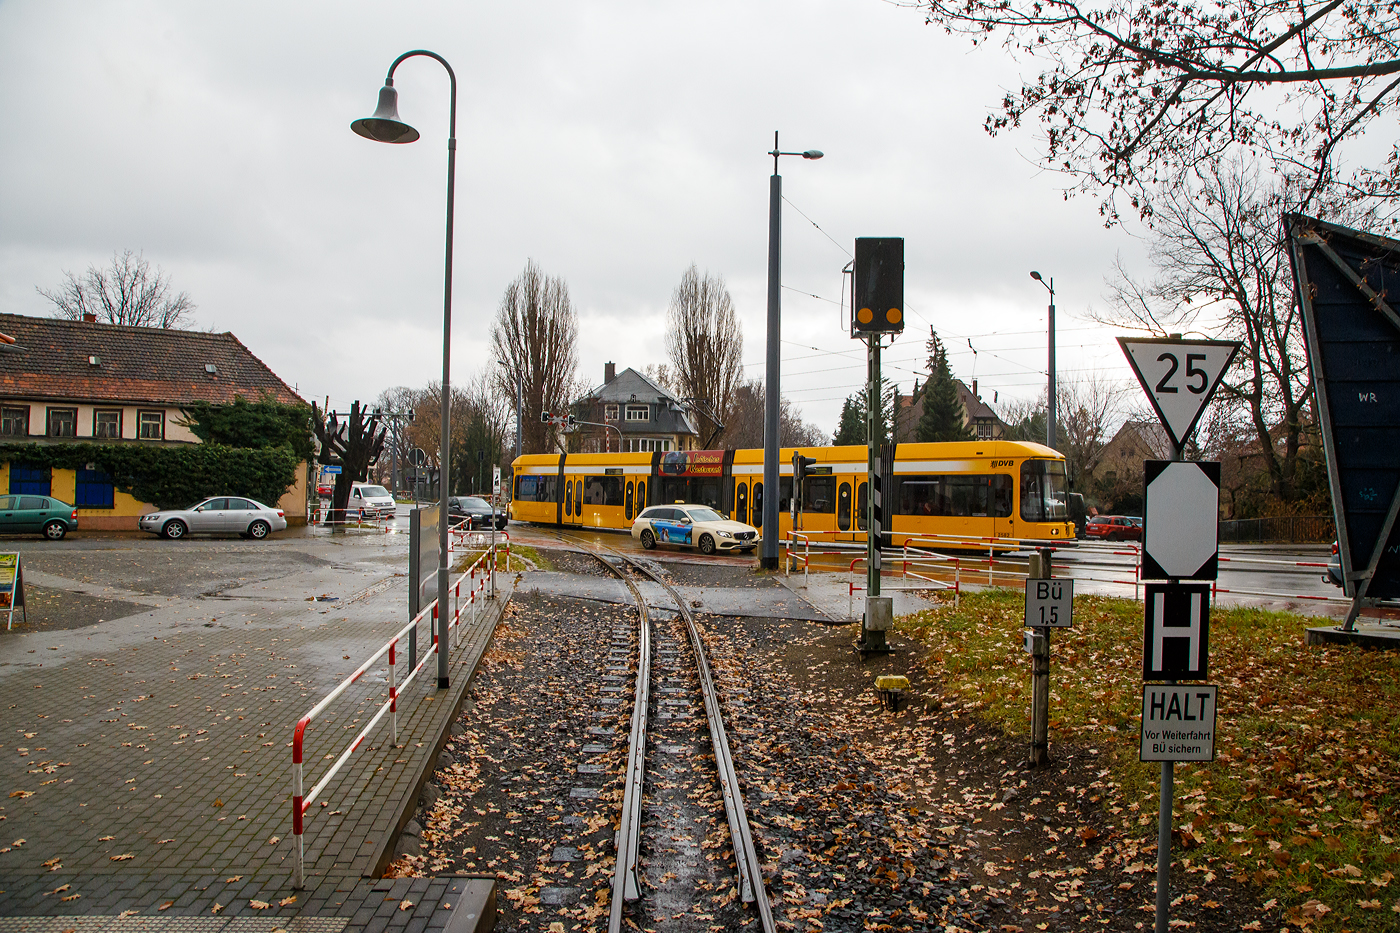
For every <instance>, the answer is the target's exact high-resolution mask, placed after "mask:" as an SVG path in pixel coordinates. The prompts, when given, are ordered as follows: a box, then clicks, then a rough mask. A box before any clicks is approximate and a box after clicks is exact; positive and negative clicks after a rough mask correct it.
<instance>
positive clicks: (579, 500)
mask: <svg viewBox="0 0 1400 933" xmlns="http://www.w3.org/2000/svg"><path fill="white" fill-rule="evenodd" d="M574 514H575V515H577V516H578V517H579V518H582V517H583V479H582V478H580V479H579V481H578V482H577V483H575V484H574Z"/></svg>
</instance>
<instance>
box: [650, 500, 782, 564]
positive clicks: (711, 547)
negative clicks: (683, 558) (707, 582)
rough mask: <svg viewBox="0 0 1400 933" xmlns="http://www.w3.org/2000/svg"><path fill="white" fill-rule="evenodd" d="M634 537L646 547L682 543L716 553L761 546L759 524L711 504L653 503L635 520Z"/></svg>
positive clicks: (701, 551) (745, 550)
mask: <svg viewBox="0 0 1400 933" xmlns="http://www.w3.org/2000/svg"><path fill="white" fill-rule="evenodd" d="M632 537H634V538H636V539H637V540H638V541H640V542H642V547H644V548H646V549H647V550H651V549H652V548H654V547H656V546H657V545H658V544H679V545H684V546H686V547H698V548H699V549H700V553H702V554H713V553H714V552H715V551H743V552H746V553H747V552H750V551H752V550H753V549H754V548H756V547H758V530H757V529H756V528H754V527H753V526H752V525H745V524H744V523H743V522H736V521H732V520H730V519H728V518H725V517H724V516H723V515H721V514H719V513H718V512H716V511H715V510H714V509H712V508H710V507H709V506H708V505H691V504H678V505H653V506H652V507H651V508H649V509H647V510H646V511H644V512H643V513H642V514H641V515H638V516H637V520H636V521H634V522H633V523H632Z"/></svg>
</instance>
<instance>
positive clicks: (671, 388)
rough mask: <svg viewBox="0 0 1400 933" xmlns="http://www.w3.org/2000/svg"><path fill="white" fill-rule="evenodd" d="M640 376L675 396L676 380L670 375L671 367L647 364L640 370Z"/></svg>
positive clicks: (663, 364) (660, 364)
mask: <svg viewBox="0 0 1400 933" xmlns="http://www.w3.org/2000/svg"><path fill="white" fill-rule="evenodd" d="M642 375H643V376H646V377H647V378H648V379H650V380H651V381H652V382H654V383H656V384H657V385H658V386H660V387H661V388H663V389H665V390H666V391H667V392H670V393H671V394H673V395H674V394H676V392H677V388H676V380H675V379H674V378H673V376H672V373H671V367H669V366H667V365H666V364H665V363H648V364H647V365H646V368H645V369H643V370H642Z"/></svg>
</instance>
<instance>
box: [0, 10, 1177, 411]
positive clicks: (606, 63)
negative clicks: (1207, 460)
mask: <svg viewBox="0 0 1400 933" xmlns="http://www.w3.org/2000/svg"><path fill="white" fill-rule="evenodd" d="M415 48H428V49H431V50H433V51H436V52H438V53H439V54H441V55H443V56H444V57H445V58H446V59H447V60H448V61H449V62H451V63H452V66H453V68H454V69H455V70H456V74H457V80H458V115H457V135H458V138H459V144H458V158H457V214H456V217H457V227H456V229H457V248H456V276H455V302H454V318H453V341H452V359H453V369H452V373H453V380H454V381H463V380H465V379H467V378H470V377H471V376H472V375H474V374H475V373H477V372H479V371H481V370H482V369H483V368H484V367H486V366H488V365H490V364H491V359H492V358H491V349H490V342H489V336H488V335H489V328H490V323H491V319H492V316H493V314H494V312H495V309H496V306H497V303H498V302H499V300H500V296H501V293H502V291H503V290H504V289H505V287H506V285H507V284H508V283H509V282H510V281H511V280H512V279H513V278H515V277H516V276H518V275H519V274H520V272H521V270H522V269H523V268H524V266H525V263H526V261H527V260H529V259H534V260H535V261H536V262H537V263H539V265H540V266H541V267H542V268H543V269H544V270H545V271H546V272H547V273H549V274H551V275H556V276H559V277H561V278H563V279H564V280H565V281H566V282H567V284H568V286H569V290H570V293H571V295H572V298H573V301H574V303H575V304H576V306H577V307H578V309H579V314H580V323H581V328H580V329H581V338H582V341H581V346H580V354H579V356H580V362H581V369H580V374H579V375H580V376H581V377H582V378H585V379H586V380H587V381H588V382H590V383H594V384H596V383H597V382H599V381H601V379H602V373H603V364H604V363H605V362H607V361H613V362H615V363H616V364H617V366H618V369H619V370H621V369H622V368H624V367H627V366H632V367H635V368H637V369H642V368H644V367H645V366H646V365H648V364H651V363H660V362H664V361H665V309H666V306H667V303H668V301H669V299H670V295H671V291H672V290H673V289H674V288H675V286H676V284H677V283H678V281H679V280H680V277H681V274H682V273H683V272H684V270H685V268H686V267H687V266H688V265H689V264H690V263H691V262H694V263H696V264H697V265H698V266H699V267H700V268H701V269H702V270H707V271H709V272H711V273H717V274H720V275H723V276H724V278H725V280H726V282H727V283H728V286H729V289H730V291H731V293H732V294H733V297H734V300H735V303H736V305H737V307H738V309H739V313H740V316H741V320H742V324H743V330H744V335H745V343H744V360H745V363H746V372H747V374H748V375H750V376H755V377H761V376H762V372H763V358H764V344H763V341H764V320H765V307H766V277H767V237H768V217H767V214H768V176H769V175H770V173H771V171H772V160H771V159H770V158H769V157H768V156H767V155H766V152H767V151H768V150H769V149H771V148H772V143H773V131H774V130H780V131H781V133H782V148H783V149H784V150H803V149H808V148H815V149H821V150H823V151H824V152H825V153H826V157H825V158H824V159H822V160H821V161H817V162H806V161H803V160H801V159H784V160H783V162H782V173H783V183H784V193H785V195H786V196H787V198H788V200H789V202H790V203H789V204H787V205H785V207H784V215H783V224H784V241H783V282H784V284H785V285H787V286H789V287H790V288H789V289H787V290H785V291H784V295H783V339H784V343H783V348H782V353H783V358H784V361H785V362H784V367H783V379H782V388H783V392H784V394H785V395H787V396H788V397H789V398H791V399H792V400H793V401H794V402H795V403H796V404H797V405H798V406H799V407H800V408H801V409H802V411H803V413H804V416H805V417H806V418H807V420H809V421H812V422H813V423H815V424H817V425H818V426H820V427H821V428H822V429H823V430H826V431H832V430H834V429H835V426H836V421H837V415H838V413H839V411H840V407H841V402H842V400H843V399H844V398H845V397H846V396H847V395H849V394H851V393H852V392H855V391H856V390H857V389H858V388H859V386H860V384H861V383H862V382H863V380H864V362H863V354H862V353H861V352H860V350H861V345H860V344H859V343H857V342H856V341H853V340H852V339H851V338H850V337H849V335H848V332H847V329H846V324H845V317H846V312H845V311H843V310H842V309H841V308H840V307H838V305H837V304H836V303H835V302H837V301H838V300H839V299H840V298H841V296H842V276H841V268H842V266H843V265H844V264H845V263H846V262H847V261H848V259H849V252H850V251H851V249H852V241H853V239H854V238H855V237H857V236H902V237H904V238H905V241H906V265H907V271H906V283H907V284H906V296H907V306H908V311H909V314H908V325H909V326H908V329H907V330H906V333H905V335H904V336H903V337H902V338H900V340H899V341H898V342H897V343H896V344H895V346H894V348H893V349H892V350H889V351H887V352H886V362H887V364H888V366H887V369H886V373H887V375H888V376H889V377H890V378H892V379H894V380H896V381H898V382H899V383H900V385H901V388H902V389H903V390H904V391H906V392H907V391H908V390H909V389H910V388H911V387H912V383H913V380H914V378H915V374H916V372H919V371H920V370H922V367H923V362H922V361H923V358H924V355H925V354H924V349H923V341H924V339H925V337H926V336H927V332H928V328H929V326H930V325H931V326H933V327H934V328H936V329H937V330H938V332H939V333H940V335H942V336H943V338H944V339H945V341H946V342H947V343H948V345H949V347H950V349H951V350H952V351H953V355H952V362H953V367H954V372H955V374H956V375H957V376H959V377H961V378H963V379H964V380H965V381H968V382H971V380H972V379H973V378H974V377H975V378H977V379H978V381H979V383H980V389H981V393H982V395H983V396H984V398H985V399H986V400H987V401H988V402H991V401H992V400H993V398H994V397H995V398H996V399H997V402H998V405H997V407H998V408H1000V407H1002V406H1003V405H1004V403H1005V402H1006V401H1007V400H1008V399H1015V398H1028V397H1034V396H1035V395H1036V394H1037V393H1038V392H1039V391H1040V390H1041V388H1042V387H1043V385H1044V371H1045V367H1046V362H1045V326H1046V319H1045V318H1046V315H1045V305H1046V298H1047V295H1046V292H1045V290H1044V289H1043V288H1042V286H1041V285H1040V284H1039V283H1037V282H1035V281H1033V280H1032V279H1031V278H1030V276H1029V271H1030V270H1031V269H1038V270H1040V271H1041V272H1042V273H1044V274H1045V275H1046V276H1047V277H1048V276H1053V277H1054V280H1055V288H1056V294H1057V306H1058V312H1059V313H1058V324H1059V348H1060V363H1059V366H1060V369H1061V372H1062V374H1063V375H1064V376H1065V377H1067V378H1069V377H1073V376H1074V375H1076V374H1079V373H1082V372H1085V371H1091V370H1095V369H1097V370H1101V371H1103V372H1106V373H1109V374H1111V375H1113V376H1115V377H1119V378H1122V379H1124V380H1127V379H1130V378H1131V377H1130V376H1129V372H1128V369H1127V366H1126V364H1125V363H1124V361H1123V359H1122V357H1121V354H1120V352H1119V350H1118V347H1117V345H1116V344H1115V343H1114V342H1113V332H1112V331H1109V330H1106V329H1104V328H1100V327H1097V326H1094V325H1093V324H1092V322H1090V321H1088V320H1087V319H1086V315H1087V314H1088V312H1089V311H1090V310H1091V309H1092V308H1094V307H1100V308H1102V307H1103V305H1104V299H1103V294H1104V292H1105V288H1104V279H1105V276H1106V275H1108V274H1109V272H1110V270H1111V268H1112V265H1113V262H1114V259H1115V256H1117V255H1120V254H1121V256H1122V257H1123V259H1124V261H1125V263H1126V264H1127V265H1128V266H1129V267H1131V268H1134V269H1136V270H1138V271H1139V272H1141V273H1148V272H1150V269H1149V268H1148V266H1147V263H1146V259H1145V253H1146V251H1145V244H1144V242H1143V240H1142V239H1141V238H1140V234H1141V231H1140V230H1139V229H1136V228H1131V227H1130V228H1129V229H1127V230H1124V229H1121V228H1120V229H1115V230H1105V229H1104V227H1103V225H1102V223H1101V222H1100V218H1099V216H1098V213H1097V203H1096V201H1095V200H1094V199H1093V198H1084V197H1079V198H1071V199H1069V200H1068V201H1067V200H1065V199H1064V197H1063V194H1062V189H1063V188H1064V187H1065V185H1066V181H1065V179H1064V178H1062V177H1059V176H1056V175H1054V174H1050V173H1043V172H1040V171H1038V170H1037V169H1036V167H1035V164H1034V159H1033V156H1034V152H1035V150H1036V139H1035V137H1034V135H1033V131H1030V130H1023V131H1019V132H1017V133H1013V134H1010V135H1007V136H1003V137H1000V138H996V139H993V138H991V137H989V136H987V134H986V133H985V132H984V131H983V129H982V122H983V119H984V118H985V116H986V114H987V113H988V111H989V108H992V107H994V106H995V105H996V103H997V101H998V100H999V99H1000V95H1001V93H1002V90H1003V89H1004V88H1009V87H1013V86H1016V83H1017V78H1018V75H1020V74H1021V73H1022V71H1023V70H1024V71H1026V72H1027V73H1029V71H1030V69H1031V68H1032V67H1033V66H1032V65H1030V64H1023V65H1017V64H1016V63H1014V62H1012V61H1011V60H1010V59H1009V58H1008V57H1007V56H1006V55H1005V54H1004V53H1003V52H1002V51H1001V50H1000V49H999V48H996V47H991V48H984V49H980V50H976V51H974V50H972V49H971V48H970V46H969V44H968V43H967V41H966V40H965V39H961V38H957V37H949V36H945V35H944V34H943V33H942V32H941V30H939V29H937V28H935V27H929V26H926V25H924V23H923V18H922V16H921V15H920V14H919V13H918V11H917V10H911V9H907V8H902V7H898V6H894V5H892V4H889V3H883V2H878V0H805V2H796V0H742V2H723V0H712V2H709V3H703V4H694V3H691V4H679V3H667V4H658V3H646V2H630V3H629V2H604V0H590V2H587V3H577V2H569V3H563V2H534V3H492V4H486V3H463V2H460V0H457V2H450V3H447V2H445V3H412V4H384V3H374V4H371V3H365V2H356V0H338V2H334V3H331V2H320V3H311V2H303V3H287V2H285V0H284V2H278V3H259V2H246V0H241V2H239V3H236V4H235V3H217V2H212V3H197V4H196V3H188V2H174V0H169V2H159V0H147V2H102V3H93V2H90V0H89V2H81V3H79V2H62V0H0V81H2V82H3V86H4V87H5V89H6V91H5V94H4V102H3V105H0V106H3V109H4V113H5V116H6V121H5V123H6V128H5V130H4V132H0V165H3V171H0V310H4V311H7V312H12V313H17V314H31V315H47V314H49V313H50V311H51V308H50V306H49V305H48V303H47V302H46V301H45V299H43V298H42V297H41V296H40V295H38V294H37V293H36V292H35V286H44V287H53V286H55V285H56V284H58V283H59V281H60V280H61V277H62V274H63V271H64V270H71V271H74V272H82V271H83V270H84V269H86V268H87V266H88V265H89V264H92V263H97V264H102V263H104V262H106V261H108V260H109V259H110V257H111V255H112V253H113V251H116V250H124V249H132V250H140V251H142V252H143V253H144V255H145V257H146V258H147V259H148V260H150V261H151V262H152V263H153V264H156V265H159V266H160V267H162V268H163V269H164V270H165V271H166V272H167V273H168V274H169V275H170V276H171V278H172V279H173V281H174V284H175V286H176V287H177V288H178V289H181V290H185V291H188V292H189V293H190V296H191V297H192V298H193V299H194V301H195V302H196V304H197V305H198V310H197V312H196V314H195V322H196V326H197V327H199V328H201V329H212V330H218V331H225V330H227V331H232V332H233V333H234V334H236V335H237V336H238V338H239V339H240V340H242V341H243V342H244V343H245V344H246V345H247V346H248V347H249V348H250V349H251V350H252V351H253V352H254V353H255V354H257V355H258V356H259V357H261V358H262V359H263V360H264V361H265V362H266V363H267V364H268V365H269V366H271V367H272V369H273V370H274V371H276V372H277V374H278V375H279V376H281V377H282V378H283V379H284V380H285V381H286V382H287V383H288V384H290V385H292V386H294V387H295V388H296V389H297V391H298V392H299V393H300V394H301V395H302V396H303V397H305V398H307V399H315V400H317V401H318V402H319V401H324V400H325V399H326V398H327V397H329V399H330V402H331V404H332V405H333V406H336V407H342V408H343V407H345V406H348V405H349V403H350V402H351V401H352V400H354V399H364V400H369V399H373V398H374V397H375V396H376V395H377V394H378V393H379V392H380V391H381V390H383V389H385V388H387V387H389V386H393V385H411V386H421V385H423V384H425V383H426V382H428V381H429V380H431V379H435V378H437V376H438V374H439V373H440V369H441V348H442V339H441V335H442V330H441V328H442V258H443V256H442V253H443V219H444V206H445V198H444V194H445V177H446V152H445V150H446V143H445V140H446V136H447V122H448V120H447V103H448V82H447V77H446V74H445V72H444V71H443V70H442V68H441V67H440V66H439V65H438V64H437V63H435V62H433V61H431V60H429V59H423V58H418V59H414V60H411V61H409V62H407V63H405V64H404V65H402V66H400V68H399V71H398V74H397V76H396V81H395V84H396V86H397V87H398V88H399V92H400V99H399V106H400V112H401V114H402V116H403V118H404V119H405V120H406V121H407V122H409V123H412V124H413V125H414V126H416V127H417V128H418V129H419V130H420V132H421V133H422V134H423V138H422V139H421V140H420V141H419V142H417V143H414V144H413V145H409V146H388V145H381V144H376V143H371V142H369V141H366V140H364V139H361V138H360V137H358V136H355V135H354V134H353V133H351V132H350V130H349V123H350V122H351V121H352V120H354V119H356V118H357V117H361V116H367V115H368V114H369V113H370V112H372V111H373V109H374V106H375V102H376V95H377V92H378V90H379V87H380V86H381V85H382V83H383V78H384V74H385V72H386V70H387V69H388V66H389V64H390V63H391V62H392V61H393V60H394V58H395V57H396V56H397V55H399V54H400V53H401V52H404V51H408V50H410V49H415ZM799 211H800V213H799ZM804 215H805V216H804ZM812 296H816V297H812ZM969 339H970V340H971V343H972V346H974V347H975V348H976V349H977V350H978V354H977V355H976V356H975V357H974V355H973V354H972V352H971V351H970V350H969V348H968V341H969ZM1136 400H1137V396H1135V397H1134V401H1136Z"/></svg>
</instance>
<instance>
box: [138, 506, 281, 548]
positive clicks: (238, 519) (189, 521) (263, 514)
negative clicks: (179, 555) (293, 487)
mask: <svg viewBox="0 0 1400 933" xmlns="http://www.w3.org/2000/svg"><path fill="white" fill-rule="evenodd" d="M139 524H140V528H141V530H142V531H149V532H150V533H151V534H156V535H161V536H163V537H166V538H183V537H184V536H185V535H193V534H236V535H238V536H239V537H240V538H252V539H254V540H256V541H261V540H262V539H263V538H266V537H267V536H268V535H269V534H271V533H272V532H274V531H284V530H285V529H286V527H287V517H286V516H285V515H283V514H282V510H281V509H271V508H268V507H267V506H265V505H263V504H262V503H261V502H258V501H257V500H256V499H245V498H243V497H242V496H214V497H213V498H211V499H205V500H204V501H203V502H199V503H196V504H195V505H192V506H190V507H189V508H187V509H163V510H161V511H159V512H148V513H147V514H145V515H142V516H141V521H140V523H139Z"/></svg>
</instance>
